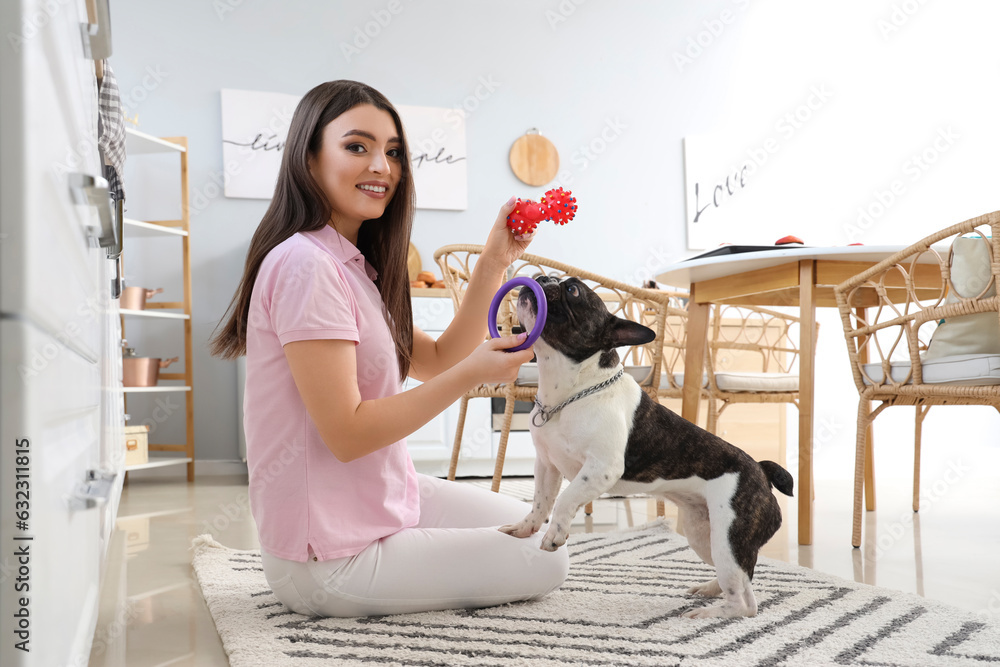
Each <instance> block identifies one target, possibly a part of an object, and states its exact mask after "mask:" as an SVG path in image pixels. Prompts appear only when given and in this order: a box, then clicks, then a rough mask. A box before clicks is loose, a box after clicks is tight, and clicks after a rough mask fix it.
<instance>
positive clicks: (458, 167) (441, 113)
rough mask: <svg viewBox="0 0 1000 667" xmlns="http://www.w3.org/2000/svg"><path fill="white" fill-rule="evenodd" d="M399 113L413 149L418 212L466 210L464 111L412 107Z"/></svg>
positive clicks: (411, 152)
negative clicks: (430, 209)
mask: <svg viewBox="0 0 1000 667" xmlns="http://www.w3.org/2000/svg"><path fill="white" fill-rule="evenodd" d="M396 110H397V111H399V117H400V118H401V119H402V121H403V130H404V131H405V132H406V140H407V141H408V142H409V145H410V156H411V165H412V167H413V181H414V185H415V186H416V188H417V208H436V209H446V210H451V211H464V210H465V209H467V208H468V207H469V185H468V178H467V176H466V152H465V111H464V110H463V109H446V108H442V107H411V106H397V107H396Z"/></svg>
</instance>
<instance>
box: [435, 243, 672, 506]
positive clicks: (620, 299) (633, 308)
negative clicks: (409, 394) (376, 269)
mask: <svg viewBox="0 0 1000 667" xmlns="http://www.w3.org/2000/svg"><path fill="white" fill-rule="evenodd" d="M482 249H483V246H481V245H449V246H444V247H442V248H439V249H438V250H437V251H436V252H435V253H434V260H435V262H437V263H438V265H439V266H440V267H441V271H442V275H443V276H444V282H445V286H446V287H447V288H448V290H449V292H450V293H451V297H452V300H453V301H454V303H455V308H456V310H457V309H458V308H459V307H461V303H462V295H463V294H464V293H465V288H466V285H467V284H468V281H469V278H470V276H471V275H472V270H473V268H474V266H475V262H476V261H477V259H478V257H479V255H480V254H481V253H482ZM539 275H546V276H550V277H555V278H560V277H562V276H575V277H577V278H579V279H580V280H582V281H583V282H585V283H586V284H587V285H588V286H589V287H590V288H591V289H593V290H594V291H595V292H596V293H597V294H598V295H600V296H601V298H602V299H604V301H605V303H606V304H607V305H608V310H609V312H611V313H612V314H614V315H616V316H618V317H623V318H625V319H628V320H632V321H635V322H641V323H642V324H644V325H646V326H648V327H649V328H651V329H652V330H653V331H654V332H656V338H655V339H654V340H653V341H651V342H650V343H647V344H646V345H643V346H636V347H635V348H632V349H631V350H629V351H624V353H623V354H622V359H623V361H624V362H625V365H626V371H627V372H629V373H630V374H631V375H632V376H633V377H635V378H636V380H637V381H638V382H639V385H640V386H641V387H642V389H643V391H645V392H646V393H647V394H648V395H649V396H650V398H652V399H653V400H656V398H657V396H658V394H659V388H660V377H661V368H660V367H661V362H662V359H663V350H664V346H663V341H664V330H665V321H666V319H667V316H668V314H672V315H675V316H680V315H683V314H684V311H683V303H682V301H680V299H682V298H685V297H686V294H681V293H677V292H667V291H664V290H656V289H646V288H642V287H636V286H633V285H628V284H625V283H622V282H620V281H617V280H613V279H611V278H605V277H603V276H599V275H597V274H594V273H591V272H589V271H584V270H583V269H578V268H576V267H573V266H569V265H568V264H563V263H562V262H557V261H555V260H551V259H546V258H544V257H539V256H536V255H530V254H523V255H521V257H520V258H518V260H517V261H516V262H515V263H514V264H512V265H511V266H510V267H508V270H507V278H508V279H511V278H515V277H519V276H523V277H527V278H535V277H537V276H539ZM515 298H516V291H514V292H511V293H510V294H509V295H508V296H507V298H505V299H504V300H503V302H502V303H501V306H500V309H499V313H498V329H499V331H500V334H501V335H507V334H510V333H511V332H512V331H514V330H515V329H516V330H520V329H519V326H518V322H517V314H516V307H515ZM682 356H683V352H682ZM537 382H538V369H537V366H536V365H535V364H525V365H524V366H522V368H521V372H520V373H519V376H518V380H517V381H515V382H514V383H505V384H483V385H479V386H478V387H475V388H473V389H471V390H470V391H468V392H466V394H465V395H464V396H463V397H462V399H461V405H460V407H459V416H458V424H457V426H456V433H455V445H454V448H453V450H452V456H451V465H450V467H449V469H448V479H455V475H456V472H457V466H458V459H459V451H460V448H461V444H462V431H463V429H464V426H465V415H466V411H467V409H468V403H469V400H470V399H473V398H503V399H504V401H505V410H504V418H503V423H502V426H501V430H500V442H499V445H498V449H497V459H496V465H495V468H494V473H493V485H492V489H493V491H498V490H499V489H500V480H501V477H502V474H503V465H504V456H505V454H506V450H507V440H508V437H509V435H510V425H511V421H512V419H513V416H514V404H515V402H516V401H527V402H534V400H535V393H536V391H537V389H538V387H537ZM658 512H659V513H660V514H661V516H662V513H663V509H662V504H661V505H658Z"/></svg>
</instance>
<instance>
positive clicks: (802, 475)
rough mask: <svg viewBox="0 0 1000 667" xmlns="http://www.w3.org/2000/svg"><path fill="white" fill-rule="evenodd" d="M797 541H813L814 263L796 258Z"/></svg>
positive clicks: (804, 543) (803, 542)
mask: <svg viewBox="0 0 1000 667" xmlns="http://www.w3.org/2000/svg"><path fill="white" fill-rule="evenodd" d="M799 315H800V317H801V320H800V325H799V488H798V489H797V490H798V494H799V544H801V545H809V544H812V542H813V461H812V438H813V401H814V389H815V377H814V375H815V366H816V263H815V261H813V260H811V259H810V260H804V261H801V262H799Z"/></svg>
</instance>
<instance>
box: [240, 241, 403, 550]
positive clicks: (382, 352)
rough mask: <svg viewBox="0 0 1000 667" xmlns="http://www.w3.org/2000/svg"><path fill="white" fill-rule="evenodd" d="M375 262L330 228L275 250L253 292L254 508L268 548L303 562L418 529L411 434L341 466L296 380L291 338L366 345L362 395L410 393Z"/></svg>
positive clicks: (249, 399) (360, 360)
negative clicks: (287, 348)
mask: <svg viewBox="0 0 1000 667" xmlns="http://www.w3.org/2000/svg"><path fill="white" fill-rule="evenodd" d="M376 276H377V274H376V272H375V270H374V269H373V268H372V267H371V266H370V265H369V264H368V263H367V262H366V261H365V258H364V257H363V256H362V255H361V253H360V252H359V251H358V249H357V248H356V247H354V245H353V244H352V243H351V242H350V241H348V240H347V239H345V238H344V237H342V236H341V235H340V234H339V233H338V232H337V231H336V230H335V229H333V227H330V226H329V225H327V226H325V227H323V229H321V230H319V231H315V232H300V233H298V234H295V235H294V236H292V237H291V238H289V239H288V240H286V241H284V242H283V243H281V244H279V245H278V246H276V247H275V248H274V249H273V250H271V252H269V253H268V254H267V257H265V258H264V262H263V263H262V264H261V267H260V272H259V273H258V274H257V280H256V282H255V283H254V288H253V295H252V297H251V299H250V314H249V319H248V324H247V374H246V390H245V392H244V404H243V405H244V415H245V417H244V428H245V431H246V441H247V464H248V466H249V469H250V510H251V512H252V513H253V517H254V520H255V521H256V522H257V530H258V533H259V536H260V544H261V547H262V548H263V549H264V550H265V551H266V552H268V553H269V554H271V555H274V556H277V557H279V558H284V559H287V560H294V561H300V562H304V561H306V560H307V559H308V557H309V550H310V548H311V549H312V551H313V553H315V554H316V556H317V557H319V558H320V559H321V560H327V559H330V558H340V557H343V556H352V555H354V554H356V553H359V552H360V551H362V550H363V549H364V548H365V547H367V546H368V545H369V544H371V543H372V542H374V541H376V540H378V539H380V538H382V537H386V536H388V535H391V534H393V533H395V532H397V531H399V530H401V529H403V528H409V527H411V526H414V525H416V523H417V520H418V519H419V517H420V504H419V493H418V490H417V477H416V471H415V470H414V469H413V462H412V461H411V460H410V455H409V452H408V451H407V449H406V440H400V441H399V442H396V443H393V444H392V445H389V446H388V447H383V448H382V449H380V450H378V451H376V452H372V453H371V454H369V455H367V456H364V457H362V458H360V459H357V460H354V461H351V462H350V463H342V462H340V461H338V460H337V458H336V457H335V456H334V455H333V454H332V453H331V452H330V450H329V449H327V447H326V445H325V444H324V443H323V439H322V438H321V437H320V435H319V432H318V431H317V430H316V425H315V424H314V423H313V421H312V419H311V418H310V417H309V414H308V412H307V411H306V407H305V404H304V403H303V402H302V398H301V397H300V396H299V392H298V389H297V388H296V386H295V382H294V380H293V379H292V374H291V370H290V369H289V367H288V361H287V360H286V359H285V353H284V349H283V346H284V345H286V344H288V343H291V342H294V341H300V340H316V339H330V338H336V339H343V340H350V341H354V342H355V343H356V345H355V348H354V349H355V352H356V354H357V364H358V389H360V391H361V399H362V400H371V399H376V398H383V397H385V396H391V395H394V394H397V393H399V392H400V391H401V386H400V382H399V364H398V362H397V360H396V348H395V345H394V344H393V340H392V335H391V334H390V332H389V327H388V325H387V324H386V319H385V317H383V314H382V313H383V306H382V299H381V296H380V295H379V292H378V289H377V288H376V287H375V284H374V283H373V282H372V281H373V279H374V278H375V277H376Z"/></svg>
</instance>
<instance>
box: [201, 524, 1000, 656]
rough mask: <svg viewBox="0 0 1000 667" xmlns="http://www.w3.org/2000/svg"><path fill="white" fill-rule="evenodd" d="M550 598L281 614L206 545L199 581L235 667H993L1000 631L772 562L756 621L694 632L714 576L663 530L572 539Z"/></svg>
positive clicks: (239, 560) (760, 584) (249, 570)
mask: <svg viewBox="0 0 1000 667" xmlns="http://www.w3.org/2000/svg"><path fill="white" fill-rule="evenodd" d="M568 546H569V550H570V557H571V566H570V574H569V578H568V579H567V581H566V583H565V584H564V585H563V586H562V588H560V589H559V590H557V591H556V592H554V593H552V594H551V595H549V596H548V597H546V598H544V599H543V600H540V601H537V602H527V603H518V604H510V605H504V606H502V607H494V608H489V609H480V610H475V611H449V612H433V613H424V614H410V615H402V616H385V617H379V618H357V619H330V618H307V617H305V616H300V615H297V614H293V613H292V612H290V611H288V610H287V609H286V608H285V607H284V606H283V605H282V604H281V603H279V602H278V601H277V600H276V599H275V598H274V595H273V594H272V593H271V591H270V590H269V589H268V586H267V582H266V581H265V580H264V574H263V571H262V569H261V565H260V552H258V551H237V550H234V549H228V548H226V547H224V546H222V545H220V544H218V543H217V542H215V541H214V540H213V539H212V538H211V537H210V536H208V535H202V536H200V537H198V538H196V539H195V540H194V547H193V548H194V552H195V555H194V569H195V573H196V574H197V577H198V581H199V582H200V583H201V588H202V591H203V593H204V595H205V600H206V601H207V602H208V607H209V609H210V610H211V613H212V617H213V618H214V619H215V625H216V628H217V629H218V631H219V634H220V635H221V637H222V643H223V645H224V646H225V649H226V652H227V653H228V654H229V659H230V664H232V665H233V667H257V666H261V667H265V666H266V667H276V666H280V665H293V666H302V667H307V666H311V665H330V664H336V665H366V664H371V663H376V664H380V665H420V666H427V667H430V666H434V665H442V666H443V665H449V666H450V665H477V666H478V665H496V666H498V667H499V666H501V665H502V666H504V667H506V666H508V665H559V666H564V667H565V666H570V665H573V666H575V665H657V666H667V665H678V666H685V667H686V666H689V665H692V666H693V665H698V666H701V665H706V666H707V665H738V666H740V667H744V666H746V667H750V666H757V665H760V666H765V665H791V666H809V667H813V666H815V665H885V666H895V665H905V666H907V667H937V666H939V665H940V666H944V665H979V666H983V665H991V664H998V663H1000V624H998V623H996V622H991V621H989V620H988V619H986V618H984V617H980V616H977V615H975V614H972V613H969V612H966V611H963V610H959V609H956V608H953V607H949V606H947V605H944V604H941V603H938V602H934V601H932V600H925V599H924V598H921V597H917V596H914V595H910V594H905V593H900V592H896V591H891V590H888V589H883V588H874V587H870V586H865V585H863V584H856V583H854V582H850V581H845V580H843V579H838V578H836V577H831V576H828V575H825V574H821V573H818V572H815V571H813V570H809V569H806V568H803V567H798V566H794V565H788V564H786V563H782V562H780V561H775V560H770V559H761V562H760V563H759V564H758V566H757V572H756V575H755V577H754V589H755V591H756V593H757V601H758V603H759V605H760V611H759V613H758V615H757V616H756V617H755V618H746V619H735V620H703V621H694V620H689V619H684V618H679V615H680V613H681V612H683V611H684V610H686V609H689V608H691V607H693V606H699V605H703V604H706V603H707V602H706V601H705V600H703V599H700V598H693V597H688V596H686V595H685V594H684V591H685V590H686V589H687V588H688V587H689V586H692V585H694V584H696V583H702V582H704V581H707V580H708V579H711V578H712V577H713V576H714V573H713V571H712V569H711V568H709V567H708V566H706V565H705V564H704V563H702V562H701V561H700V560H699V559H698V557H697V556H696V555H695V554H694V552H692V551H691V550H690V549H689V548H688V547H687V541H686V540H685V539H684V538H683V537H680V536H678V535H676V534H675V533H673V532H671V531H670V530H669V529H668V528H667V527H666V526H665V525H664V524H663V523H661V522H654V523H652V524H648V525H647V526H644V527H643V528H642V529H640V530H636V531H634V532H624V533H596V534H574V535H570V542H569V545H568Z"/></svg>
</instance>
